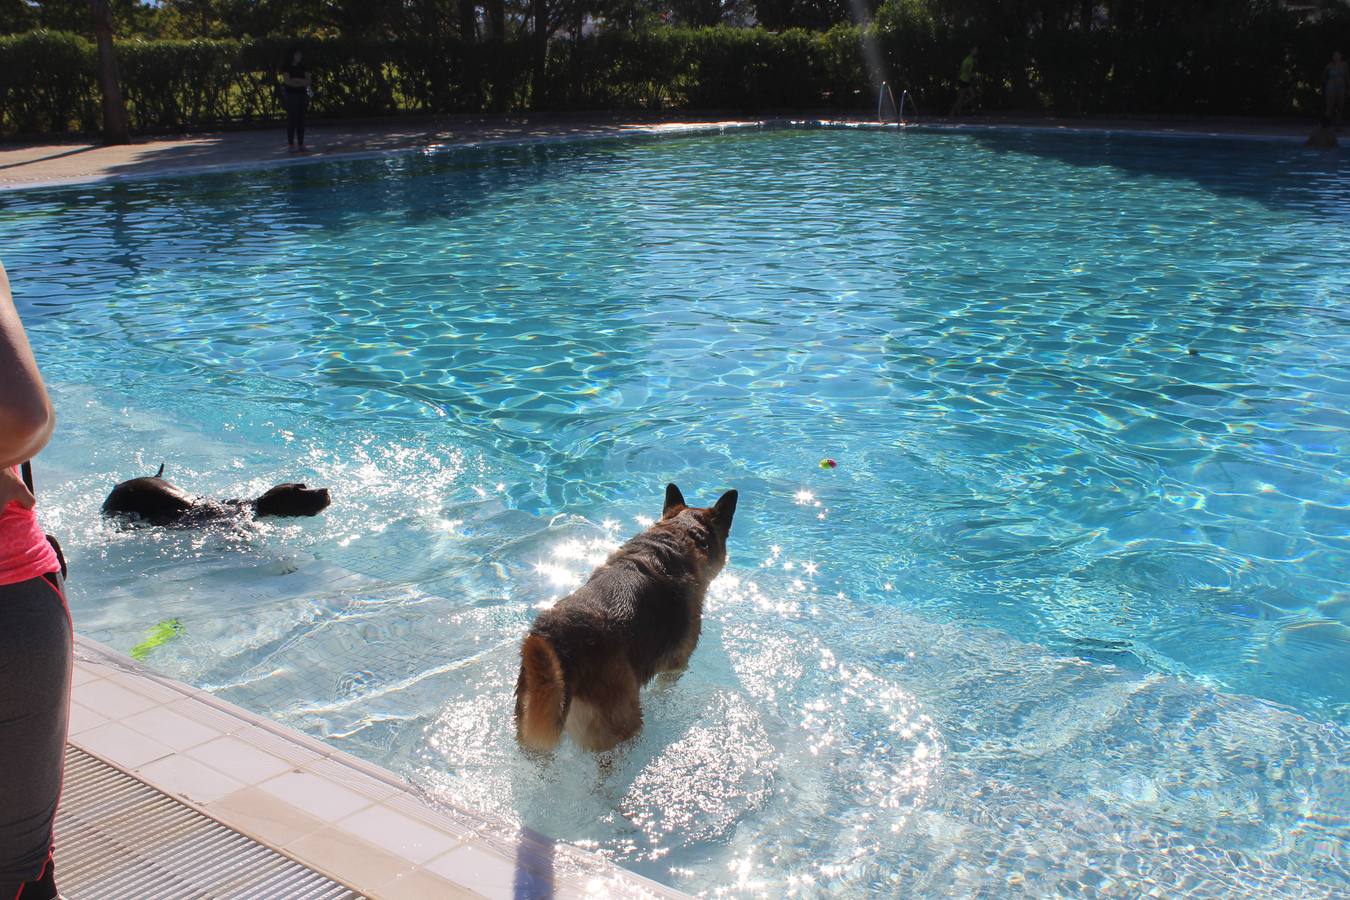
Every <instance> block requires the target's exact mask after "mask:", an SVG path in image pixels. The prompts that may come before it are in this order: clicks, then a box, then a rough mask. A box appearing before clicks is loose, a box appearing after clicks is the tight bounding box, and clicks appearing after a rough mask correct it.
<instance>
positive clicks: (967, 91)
mask: <svg viewBox="0 0 1350 900" xmlns="http://www.w3.org/2000/svg"><path fill="white" fill-rule="evenodd" d="M979 59H980V48H979V47H971V48H970V53H968V54H966V58H965V59H963V60H961V74H960V75H958V76H957V78H956V80H957V83H958V84H957V90H956V102H955V103H953V104H952V111H951V112H949V113H947V116H948V118H950V117H952V116H959V115H960V114H961V107H963V106H965V105H966V104H967V103H969V102H970V101H971V100H973V99H975V65H976V64H977V63H978V62H979Z"/></svg>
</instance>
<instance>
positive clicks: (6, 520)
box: [0, 466, 61, 585]
mask: <svg viewBox="0 0 1350 900" xmlns="http://www.w3.org/2000/svg"><path fill="white" fill-rule="evenodd" d="M14 471H15V474H18V467H17V466H15V467H14ZM59 571H61V563H60V562H59V561H58V560H57V558H56V551H55V550H53V549H52V545H51V544H49V543H47V535H46V533H45V532H44V531H43V530H42V528H41V526H39V525H38V520H37V513H36V512H35V511H34V510H31V509H24V508H23V507H22V506H20V505H19V504H17V503H7V504H5V508H4V509H0V585H6V584H18V583H19V582H20V581H27V580H29V579H30V578H37V577H39V576H42V575H46V574H47V573H48V572H59Z"/></svg>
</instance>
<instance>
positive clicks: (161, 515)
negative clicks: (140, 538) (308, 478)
mask: <svg viewBox="0 0 1350 900" xmlns="http://www.w3.org/2000/svg"><path fill="white" fill-rule="evenodd" d="M163 476H164V464H163V463H161V464H160V466H159V471H158V472H156V473H155V474H154V475H153V476H151V477H148V478H133V479H131V480H130V481H124V482H122V483H121V484H119V485H118V486H117V487H115V488H113V489H112V493H110V494H109V495H108V499H106V500H104V501H103V515H105V516H118V517H121V518H124V519H127V520H130V521H132V522H144V523H146V524H148V525H178V526H186V527H191V526H195V525H205V524H207V523H209V522H214V521H219V520H221V519H232V518H238V517H239V516H241V515H242V514H245V513H250V512H251V513H253V515H254V516H317V515H318V514H319V513H321V512H323V511H324V510H325V509H326V508H327V507H328V504H330V503H332V502H333V501H332V499H331V498H330V497H329V496H328V489H327V488H311V487H308V486H307V485H304V484H294V483H288V484H279V485H277V486H276V487H274V488H272V489H271V490H269V491H268V492H267V493H265V494H263V495H262V496H261V497H259V498H257V499H256V500H211V499H209V498H207V497H193V496H192V495H191V494H189V493H187V492H186V491H184V490H183V489H181V488H179V487H177V486H175V485H172V484H170V483H169V482H167V481H165V480H164V477H163Z"/></svg>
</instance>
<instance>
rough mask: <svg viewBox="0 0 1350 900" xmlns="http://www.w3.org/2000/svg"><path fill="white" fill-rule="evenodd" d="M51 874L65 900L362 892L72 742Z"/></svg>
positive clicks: (337, 897) (304, 897)
mask: <svg viewBox="0 0 1350 900" xmlns="http://www.w3.org/2000/svg"><path fill="white" fill-rule="evenodd" d="M56 875H57V878H58V881H59V884H60V888H61V893H62V895H63V896H65V897H67V898H69V900H104V898H112V900H124V898H133V897H135V898H155V900H178V898H182V900H189V898H190V900H202V898H211V900H227V898H237V900H257V898H260V897H267V898H285V900H359V898H360V897H361V896H362V895H361V894H357V893H355V892H353V891H352V890H351V889H350V888H348V887H346V886H345V885H342V884H339V883H338V882H336V881H333V880H332V879H330V878H328V877H327V876H324V875H321V874H319V873H318V872H315V871H314V870H312V869H309V868H307V867H306V866H304V865H301V864H300V863H298V862H296V861H295V860H293V859H290V858H288V857H285V856H282V855H281V854H280V853H277V852H276V851H274V850H271V849H269V848H268V847H265V846H263V845H262V844H259V843H258V842H257V841H254V840H252V839H251V838H248V837H245V836H244V835H242V834H240V833H239V832H237V831H233V830H231V829H229V828H226V827H225V826H224V825H222V824H220V823H219V822H217V821H215V820H214V819H211V818H209V817H207V816H204V815H202V814H201V813H199V812H197V811H196V810H194V809H192V808H190V807H187V806H184V805H183V804H182V803H179V802H178V801H177V800H175V799H173V798H172V797H170V796H168V795H167V794H164V793H162V792H160V791H157V790H155V789H154V788H152V787H150V786H149V785H147V784H145V783H144V782H141V781H139V780H137V779H136V778H134V777H132V776H131V775H128V774H126V773H125V772H121V771H119V770H117V769H115V768H113V767H112V766H110V765H108V764H107V763H105V762H103V761H102V760H100V759H97V758H95V757H93V756H90V755H89V754H87V753H85V752H84V751H82V750H80V749H78V748H76V747H71V746H69V745H67V747H66V780H65V786H64V790H63V791H62V794H61V809H60V812H59V813H58V815H57V819H56Z"/></svg>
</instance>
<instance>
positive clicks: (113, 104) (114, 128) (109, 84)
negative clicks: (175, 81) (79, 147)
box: [89, 0, 131, 144]
mask: <svg viewBox="0 0 1350 900" xmlns="http://www.w3.org/2000/svg"><path fill="white" fill-rule="evenodd" d="M89 10H90V12H92V13H93V15H94V36H95V37H97V38H98V78H99V84H100V86H101V87H102V89H103V143H105V144H130V143H131V133H130V131H129V130H128V128H127V109H126V106H125V105H124V104H123V103H122V82H121V79H119V78H118V77H117V52H116V50H115V49H114V48H113V27H112V10H111V9H109V7H108V0H89Z"/></svg>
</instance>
